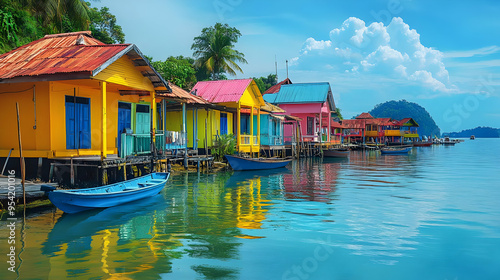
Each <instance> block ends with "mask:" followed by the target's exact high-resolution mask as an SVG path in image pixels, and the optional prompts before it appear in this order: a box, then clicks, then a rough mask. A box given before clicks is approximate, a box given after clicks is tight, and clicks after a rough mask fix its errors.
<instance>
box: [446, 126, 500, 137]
mask: <svg viewBox="0 0 500 280" xmlns="http://www.w3.org/2000/svg"><path fill="white" fill-rule="evenodd" d="M444 134H446V135H448V136H450V137H456V138H469V137H470V136H471V135H474V136H476V138H500V129H498V128H493V127H485V126H478V127H476V128H471V129H466V130H462V131H460V132H450V133H443V135H444Z"/></svg>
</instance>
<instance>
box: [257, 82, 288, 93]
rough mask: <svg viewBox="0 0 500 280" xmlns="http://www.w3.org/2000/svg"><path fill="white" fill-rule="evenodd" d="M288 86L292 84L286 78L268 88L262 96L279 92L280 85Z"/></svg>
mask: <svg viewBox="0 0 500 280" xmlns="http://www.w3.org/2000/svg"><path fill="white" fill-rule="evenodd" d="M289 84H292V81H291V80H290V79H288V78H286V79H284V80H283V81H281V82H279V83H277V84H275V85H274V86H272V87H270V88H268V89H267V90H266V91H264V93H263V94H262V95H264V94H268V93H277V92H278V91H280V88H281V86H282V85H289Z"/></svg>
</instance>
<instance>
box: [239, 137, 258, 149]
mask: <svg viewBox="0 0 500 280" xmlns="http://www.w3.org/2000/svg"><path fill="white" fill-rule="evenodd" d="M259 149H260V145H259V143H258V137H257V136H254V135H240V146H239V151H240V152H246V153H250V152H258V151H259Z"/></svg>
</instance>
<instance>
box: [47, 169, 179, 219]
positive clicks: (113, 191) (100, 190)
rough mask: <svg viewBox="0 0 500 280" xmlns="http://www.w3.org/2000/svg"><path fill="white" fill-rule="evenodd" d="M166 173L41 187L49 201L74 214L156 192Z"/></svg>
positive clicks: (168, 174)
mask: <svg viewBox="0 0 500 280" xmlns="http://www.w3.org/2000/svg"><path fill="white" fill-rule="evenodd" d="M169 176H170V173H151V174H148V175H145V176H142V177H138V178H134V179H131V180H127V181H123V182H119V183H114V184H110V185H105V186H101V187H96V188H88V189H74V190H55V188H54V187H52V186H42V191H46V192H48V196H49V200H50V201H51V202H52V203H53V204H54V205H55V206H56V207H57V208H59V209H61V210H62V211H63V212H65V213H77V212H81V211H85V210H90V209H96V208H108V207H112V206H117V205H120V204H124V203H127V202H131V201H135V200H139V199H142V198H146V197H150V196H154V195H156V194H158V193H159V192H160V191H161V190H162V189H163V188H164V187H165V184H166V183H167V181H168V178H169Z"/></svg>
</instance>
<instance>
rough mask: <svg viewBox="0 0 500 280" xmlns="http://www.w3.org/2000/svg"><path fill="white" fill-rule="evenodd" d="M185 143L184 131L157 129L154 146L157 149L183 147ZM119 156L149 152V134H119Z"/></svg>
mask: <svg viewBox="0 0 500 280" xmlns="http://www.w3.org/2000/svg"><path fill="white" fill-rule="evenodd" d="M186 145H187V137H186V133H181V132H177V131H161V130H160V131H157V133H156V134H155V147H156V149H157V150H160V151H162V150H173V149H184V148H186ZM119 152H120V157H122V158H123V157H126V156H130V155H141V154H148V153H151V135H150V134H127V133H122V134H121V147H120V151H119Z"/></svg>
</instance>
